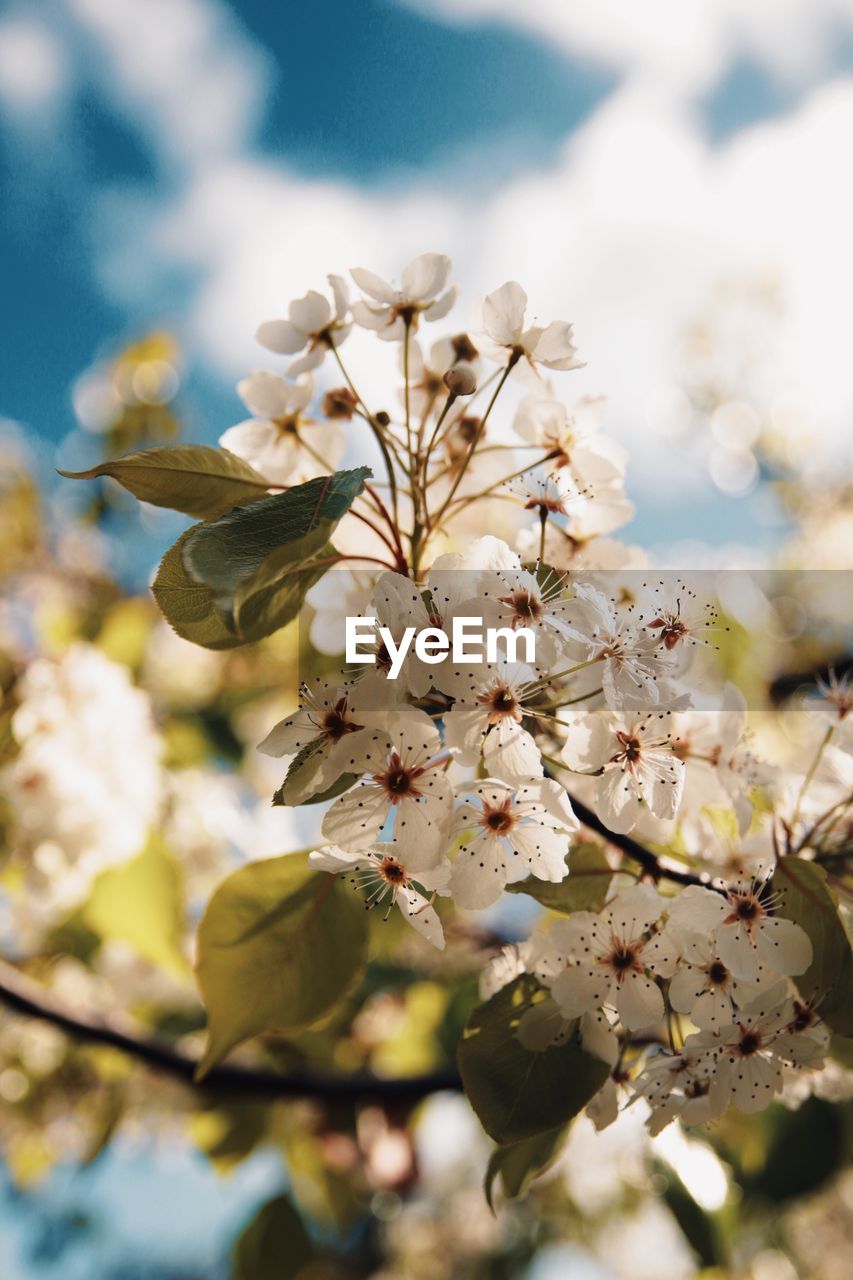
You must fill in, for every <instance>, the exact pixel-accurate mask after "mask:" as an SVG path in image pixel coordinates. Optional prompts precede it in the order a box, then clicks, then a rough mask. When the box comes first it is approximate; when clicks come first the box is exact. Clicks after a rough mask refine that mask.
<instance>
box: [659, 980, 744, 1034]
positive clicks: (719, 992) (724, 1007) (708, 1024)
mask: <svg viewBox="0 0 853 1280" xmlns="http://www.w3.org/2000/svg"><path fill="white" fill-rule="evenodd" d="M673 981H674V979H673ZM669 996H670V1000H672V986H671V985H670V989H669ZM673 1008H675V1001H673ZM679 1012H684V1011H683V1010H680V1011H679ZM688 1012H690V1016H691V1018H692V1019H693V1021H694V1022H695V1023H696V1026H697V1027H701V1029H702V1030H703V1031H716V1030H717V1028H718V1027H724V1026H726V1025H727V1024H728V1023H729V1022H731V1019H732V1002H731V1000H730V999H729V997H728V996H727V995H726V993H725V991H724V990H723V989H722V987H714V988H712V990H710V991H703V993H702V995H701V996H700V997H699V999H698V1000H697V1001H696V1003H695V1004H694V1006H693V1009H692V1011H688Z"/></svg>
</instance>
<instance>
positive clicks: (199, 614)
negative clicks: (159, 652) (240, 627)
mask: <svg viewBox="0 0 853 1280" xmlns="http://www.w3.org/2000/svg"><path fill="white" fill-rule="evenodd" d="M198 527H199V526H198V525H196V526H195V528H198ZM192 532H193V530H192V529H188V530H187V532H186V533H184V534H182V536H181V537H180V538H179V539H178V541H177V542H176V543H175V544H174V546H172V547H170V548H169V550H168V551H167V552H166V554H165V555H164V557H163V559H162V560H161V561H160V568H159V569H158V570H157V576H156V578H155V579H154V582H153V584H152V586H151V591H152V594H153V596H154V599H155V600H156V601H157V604H158V605H159V607H160V612H161V613H162V614H163V617H164V618H165V619H166V621H167V622H168V623H169V625H170V627H172V629H173V630H174V631H176V632H177V633H178V635H179V636H182V637H183V638H184V640H191V641H192V643H193V644H200V645H203V646H204V648H205V649H233V648H234V647H235V646H236V645H239V644H242V643H243V641H242V640H241V639H240V637H239V636H238V635H237V634H236V633H235V632H234V631H233V629H229V628H228V627H227V626H226V625H225V622H224V620H223V618H222V615H221V613H220V612H219V610H218V609H217V607H216V605H215V603H214V600H213V593H212V591H211V590H210V588H209V587H206V586H205V585H204V584H203V583H200V582H193V580H192V578H190V577H189V576H188V575H187V571H186V569H185V568H184V559H183V549H184V545H185V543H186V540H187V538H188V537H189V535H190V534H191V533H192Z"/></svg>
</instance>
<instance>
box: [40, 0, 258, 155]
mask: <svg viewBox="0 0 853 1280" xmlns="http://www.w3.org/2000/svg"><path fill="white" fill-rule="evenodd" d="M65 4H66V8H67V9H68V11H69V13H70V14H71V16H72V17H73V18H74V19H75V20H76V22H77V24H78V25H79V28H80V30H81V31H82V33H83V34H84V35H86V36H87V37H89V38H90V39H91V40H93V41H94V42H95V45H96V52H95V53H94V54H91V53H90V54H89V56H88V57H87V58H86V67H87V69H90V70H94V71H95V73H96V74H97V73H98V71H99V70H100V73H101V74H102V76H103V87H104V88H105V89H106V91H107V93H108V95H110V96H112V97H113V99H114V100H115V101H116V102H117V104H118V105H119V106H121V107H122V108H123V109H124V110H125V111H126V112H127V113H128V114H129V115H130V117H131V118H132V120H133V121H134V123H136V124H137V125H139V126H140V127H141V129H142V130H143V131H144V132H146V133H147V134H148V135H149V137H150V139H151V141H152V142H153V143H154V145H155V147H156V148H157V150H158V151H159V153H160V155H161V157H162V158H167V159H173V160H177V161H179V162H181V164H183V165H185V166H195V165H199V164H202V163H206V162H207V161H209V160H211V159H212V158H214V157H221V156H223V155H229V154H233V153H234V152H236V151H239V150H240V149H241V148H242V147H244V146H245V145H246V144H247V143H248V142H249V141H250V140H251V136H252V133H253V130H254V127H255V125H256V123H257V118H258V113H259V111H260V109H261V107H262V105H263V102H264V98H265V93H266V87H267V83H268V74H267V72H268V66H267V60H266V58H265V57H264V56H263V54H262V53H261V51H260V50H259V49H258V47H257V46H255V45H254V44H252V43H251V42H249V41H248V40H247V39H245V38H244V37H243V36H242V34H241V32H240V31H239V29H238V28H237V26H236V24H235V22H234V20H233V18H232V16H231V14H230V11H229V10H228V9H227V8H226V7H225V6H224V5H223V4H221V3H219V0H65Z"/></svg>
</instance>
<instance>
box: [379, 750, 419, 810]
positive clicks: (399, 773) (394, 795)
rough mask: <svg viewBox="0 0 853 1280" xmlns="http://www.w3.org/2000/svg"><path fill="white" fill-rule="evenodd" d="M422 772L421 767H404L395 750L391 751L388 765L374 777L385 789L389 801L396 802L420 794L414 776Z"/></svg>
mask: <svg viewBox="0 0 853 1280" xmlns="http://www.w3.org/2000/svg"><path fill="white" fill-rule="evenodd" d="M422 772H423V770H422V769H408V768H406V766H405V765H404V764H403V762H402V760H401V759H400V757H399V755H398V754H397V752H396V751H392V753H391V757H390V759H389V761H388V767H387V768H386V769H385V771H384V772H383V773H378V774H375V775H374V778H375V781H376V782H378V783H379V784H380V786H382V787H383V788H384V789H385V791H386V793H387V795H388V797H389V799H390V801H391V803H392V804H397V802H398V801H399V800H403V799H411V800H416V799H417V798H418V797H419V796H420V794H421V793H420V791H419V790H418V789H417V787H416V786H415V778H416V777H418V776H419V775H420V774H421V773H422Z"/></svg>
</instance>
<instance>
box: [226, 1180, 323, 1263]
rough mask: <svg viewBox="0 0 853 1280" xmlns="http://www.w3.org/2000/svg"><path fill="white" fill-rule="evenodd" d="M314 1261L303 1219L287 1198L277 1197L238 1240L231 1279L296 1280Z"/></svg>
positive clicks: (312, 1248) (262, 1210) (265, 1206)
mask: <svg viewBox="0 0 853 1280" xmlns="http://www.w3.org/2000/svg"><path fill="white" fill-rule="evenodd" d="M313 1260H314V1247H313V1245H312V1244H311V1241H310V1239H309V1238H308V1232H307V1231H306V1230H305V1226H304V1224H303V1222H302V1219H301V1218H300V1216H299V1214H298V1213H297V1212H296V1210H295V1209H294V1207H293V1205H292V1204H291V1203H290V1201H289V1200H288V1198H287V1196H276V1198H275V1199H274V1200H270V1201H269V1203H268V1204H265V1205H264V1206H263V1208H262V1209H261V1210H260V1212H259V1213H258V1214H257V1216H256V1217H255V1218H253V1220H252V1221H251V1222H250V1223H249V1225H248V1227H246V1229H245V1231H244V1232H243V1233H242V1235H241V1236H240V1237H239V1238H238V1240H237V1243H236V1245H235V1246H234V1265H233V1268H232V1271H231V1280H297V1277H298V1276H299V1275H300V1274H301V1273H303V1272H305V1271H306V1270H307V1268H308V1267H309V1265H310V1263H311V1262H312V1261H313Z"/></svg>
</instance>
